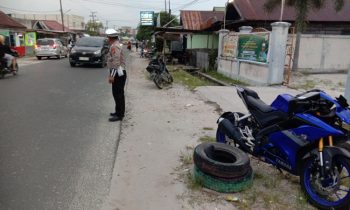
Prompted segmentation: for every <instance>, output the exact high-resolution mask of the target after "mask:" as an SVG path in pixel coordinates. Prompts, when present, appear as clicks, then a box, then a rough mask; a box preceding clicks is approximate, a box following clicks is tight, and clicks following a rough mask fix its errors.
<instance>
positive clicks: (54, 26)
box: [42, 20, 70, 31]
mask: <svg viewBox="0 0 350 210" xmlns="http://www.w3.org/2000/svg"><path fill="white" fill-rule="evenodd" d="M42 22H43V23H44V24H45V25H46V26H47V27H48V29H49V30H51V31H62V24H60V23H59V22H57V21H55V20H42ZM64 31H70V29H69V28H67V27H64Z"/></svg>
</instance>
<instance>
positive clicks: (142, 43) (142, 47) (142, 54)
mask: <svg viewBox="0 0 350 210" xmlns="http://www.w3.org/2000/svg"><path fill="white" fill-rule="evenodd" d="M144 50H145V44H144V42H143V41H142V42H141V53H140V58H143V56H144Z"/></svg>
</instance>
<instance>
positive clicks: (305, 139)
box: [269, 114, 344, 174]
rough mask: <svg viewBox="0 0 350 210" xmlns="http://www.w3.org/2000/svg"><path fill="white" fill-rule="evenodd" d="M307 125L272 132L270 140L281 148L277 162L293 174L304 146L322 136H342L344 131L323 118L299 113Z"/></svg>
mask: <svg viewBox="0 0 350 210" xmlns="http://www.w3.org/2000/svg"><path fill="white" fill-rule="evenodd" d="M296 116H297V117H298V118H300V119H301V120H304V121H305V125H302V126H299V127H297V128H293V129H288V130H282V131H278V132H274V133H271V134H270V135H269V142H270V143H271V144H272V146H273V147H276V149H278V150H279V153H280V155H278V156H279V159H277V158H276V159H275V160H274V161H275V164H277V165H280V166H282V167H283V168H285V169H287V170H289V171H290V172H291V173H293V174H297V172H298V167H299V165H298V164H299V163H298V159H299V158H300V157H298V151H300V149H301V148H302V147H305V146H307V145H309V144H314V143H316V142H317V141H318V140H319V139H320V138H323V137H327V136H341V135H344V133H343V132H342V131H340V130H337V129H335V128H333V127H332V126H330V125H328V124H327V123H325V122H323V121H322V120H320V119H318V118H316V117H314V116H312V115H309V114H297V115H296Z"/></svg>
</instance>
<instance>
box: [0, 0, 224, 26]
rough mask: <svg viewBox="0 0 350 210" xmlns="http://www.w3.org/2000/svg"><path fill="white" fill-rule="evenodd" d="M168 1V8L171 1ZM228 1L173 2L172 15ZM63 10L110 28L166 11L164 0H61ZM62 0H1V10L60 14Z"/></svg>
mask: <svg viewBox="0 0 350 210" xmlns="http://www.w3.org/2000/svg"><path fill="white" fill-rule="evenodd" d="M166 1H167V6H168V2H169V0H166ZM226 2H227V0H170V5H171V9H172V14H175V15H178V14H179V10H181V9H183V10H212V9H213V7H214V6H225V3H226ZM62 5H63V11H64V12H66V11H68V12H67V14H74V15H80V16H84V17H85V21H88V20H89V19H90V17H89V15H91V12H96V13H95V14H96V16H97V19H98V20H100V21H102V22H103V24H105V23H106V21H107V20H108V25H109V26H110V27H113V26H118V27H120V26H132V27H137V25H138V22H139V14H140V11H155V12H159V11H161V10H164V9H165V0H62ZM59 9H60V0H46V1H43V0H1V5H0V10H2V11H4V12H5V13H22V14H26V13H27V14H28V13H39V14H45V13H47V14H58V13H59Z"/></svg>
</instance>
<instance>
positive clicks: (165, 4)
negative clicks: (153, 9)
mask: <svg viewBox="0 0 350 210" xmlns="http://www.w3.org/2000/svg"><path fill="white" fill-rule="evenodd" d="M164 4H165V10H164V11H165V13H166V10H167V8H166V0H164Z"/></svg>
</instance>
